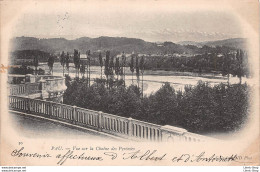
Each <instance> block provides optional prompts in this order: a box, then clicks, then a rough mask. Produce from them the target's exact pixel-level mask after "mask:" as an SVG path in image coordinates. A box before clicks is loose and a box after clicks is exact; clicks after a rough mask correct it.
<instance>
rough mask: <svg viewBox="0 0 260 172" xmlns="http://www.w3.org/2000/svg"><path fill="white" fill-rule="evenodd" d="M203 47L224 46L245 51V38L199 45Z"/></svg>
mask: <svg viewBox="0 0 260 172" xmlns="http://www.w3.org/2000/svg"><path fill="white" fill-rule="evenodd" d="M201 44H203V45H207V46H214V47H216V46H226V47H232V48H236V49H245V48H246V44H247V39H246V38H233V39H225V40H219V41H208V42H203V43H201Z"/></svg>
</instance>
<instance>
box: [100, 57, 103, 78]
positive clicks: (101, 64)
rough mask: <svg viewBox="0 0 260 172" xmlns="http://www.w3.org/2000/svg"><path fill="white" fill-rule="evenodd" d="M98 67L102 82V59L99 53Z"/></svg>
mask: <svg viewBox="0 0 260 172" xmlns="http://www.w3.org/2000/svg"><path fill="white" fill-rule="evenodd" d="M99 65H100V68H101V73H100V74H101V76H100V77H101V80H102V68H103V58H102V54H101V52H100V53H99Z"/></svg>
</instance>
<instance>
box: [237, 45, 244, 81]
mask: <svg viewBox="0 0 260 172" xmlns="http://www.w3.org/2000/svg"><path fill="white" fill-rule="evenodd" d="M243 58H244V52H243V51H242V50H237V53H236V60H237V70H236V75H237V77H238V78H239V84H241V83H242V77H243V76H244V70H243Z"/></svg>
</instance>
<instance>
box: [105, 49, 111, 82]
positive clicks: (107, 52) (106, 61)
mask: <svg viewBox="0 0 260 172" xmlns="http://www.w3.org/2000/svg"><path fill="white" fill-rule="evenodd" d="M109 59H110V51H106V59H105V71H104V72H105V75H106V79H107V87H108V76H109Z"/></svg>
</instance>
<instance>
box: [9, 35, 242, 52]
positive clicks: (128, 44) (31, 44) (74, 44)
mask: <svg viewBox="0 0 260 172" xmlns="http://www.w3.org/2000/svg"><path fill="white" fill-rule="evenodd" d="M245 44H246V40H245V39H242V38H237V39H227V40H221V41H211V42H202V43H196V42H191V41H185V42H182V43H179V44H175V43H172V42H164V43H151V42H146V41H144V40H142V39H136V38H125V37H105V36H102V37H98V38H88V37H81V38H78V39H75V40H67V39H64V38H50V39H39V38H34V37H16V38H13V39H12V40H11V49H10V51H11V52H14V51H21V50H39V51H44V52H47V53H60V52H62V51H65V52H70V53H72V52H73V50H74V49H78V50H79V51H80V52H81V53H85V52H86V51H87V50H91V51H92V52H93V51H98V50H101V51H103V50H111V52H113V53H112V54H117V53H120V52H123V51H124V52H126V53H132V52H133V51H134V52H138V53H146V54H167V53H171V54H172V53H179V54H182V53H187V54H198V53H203V52H204V49H203V48H199V47H201V46H203V45H207V46H229V47H233V48H242V47H244V46H245ZM198 46H199V47H198Z"/></svg>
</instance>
